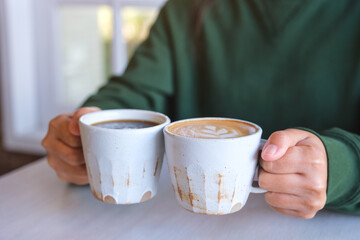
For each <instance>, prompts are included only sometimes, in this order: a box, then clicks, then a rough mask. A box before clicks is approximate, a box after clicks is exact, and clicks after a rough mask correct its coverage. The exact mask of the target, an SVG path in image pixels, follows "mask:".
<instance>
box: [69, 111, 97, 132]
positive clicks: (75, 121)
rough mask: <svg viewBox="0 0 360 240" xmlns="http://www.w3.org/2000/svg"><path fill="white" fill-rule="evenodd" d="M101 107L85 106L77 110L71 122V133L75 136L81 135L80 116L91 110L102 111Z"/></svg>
mask: <svg viewBox="0 0 360 240" xmlns="http://www.w3.org/2000/svg"><path fill="white" fill-rule="evenodd" d="M100 110H101V109H100V108H98V107H83V108H80V109H79V110H77V111H76V112H75V113H74V114H73V117H72V119H71V122H70V124H69V131H70V133H71V134H73V135H75V136H80V128H79V118H80V117H81V116H82V115H84V114H86V113H90V112H97V111H100Z"/></svg>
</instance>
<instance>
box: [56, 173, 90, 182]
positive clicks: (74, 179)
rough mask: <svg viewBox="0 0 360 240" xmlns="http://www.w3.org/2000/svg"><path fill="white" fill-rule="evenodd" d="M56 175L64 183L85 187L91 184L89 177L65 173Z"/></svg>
mask: <svg viewBox="0 0 360 240" xmlns="http://www.w3.org/2000/svg"><path fill="white" fill-rule="evenodd" d="M56 174H57V176H58V177H59V178H60V179H61V180H62V181H64V182H70V183H74V184H77V185H85V184H88V183H89V179H88V178H87V176H71V175H69V174H68V173H64V172H57V173H56Z"/></svg>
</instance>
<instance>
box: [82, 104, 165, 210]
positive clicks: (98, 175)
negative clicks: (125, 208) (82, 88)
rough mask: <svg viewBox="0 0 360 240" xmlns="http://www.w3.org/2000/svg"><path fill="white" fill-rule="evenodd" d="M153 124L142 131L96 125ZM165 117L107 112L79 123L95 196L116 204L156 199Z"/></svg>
mask: <svg viewBox="0 0 360 240" xmlns="http://www.w3.org/2000/svg"><path fill="white" fill-rule="evenodd" d="M125 119H126V120H143V121H152V122H155V123H157V125H155V126H152V127H147V128H139V129H107V128H101V127H98V126H94V125H93V124H95V123H99V122H104V121H113V120H125ZM168 123H170V119H169V118H168V117H167V116H165V115H164V114H161V113H157V112H152V111H145V110H132V109H120V110H104V111H99V112H92V113H88V114H85V115H83V116H82V117H81V118H80V119H79V124H80V132H81V141H82V145H83V151H84V156H85V161H86V167H87V173H88V177H89V182H90V187H91V190H92V192H93V195H94V196H95V197H96V198H97V199H99V200H101V201H104V202H108V203H113V204H132V203H139V202H143V201H146V200H149V199H150V198H152V197H154V196H155V194H156V192H157V185H158V180H159V175H160V171H161V166H162V161H163V156H164V136H163V132H162V130H163V128H164V127H165V126H166V125H167V124H168Z"/></svg>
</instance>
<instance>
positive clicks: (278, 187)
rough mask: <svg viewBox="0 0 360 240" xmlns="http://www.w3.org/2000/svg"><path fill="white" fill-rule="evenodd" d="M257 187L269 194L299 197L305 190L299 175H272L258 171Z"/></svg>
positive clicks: (302, 178)
mask: <svg viewBox="0 0 360 240" xmlns="http://www.w3.org/2000/svg"><path fill="white" fill-rule="evenodd" d="M259 186H260V187H261V188H262V189H265V190H267V191H269V192H281V193H287V194H294V195H301V194H302V192H303V189H307V185H306V181H305V179H304V177H303V176H302V175H299V174H272V173H268V172H266V171H264V170H263V169H260V170H259Z"/></svg>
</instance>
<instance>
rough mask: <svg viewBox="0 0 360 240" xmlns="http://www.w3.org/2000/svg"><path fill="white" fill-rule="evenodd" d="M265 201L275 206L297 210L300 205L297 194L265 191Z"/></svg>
mask: <svg viewBox="0 0 360 240" xmlns="http://www.w3.org/2000/svg"><path fill="white" fill-rule="evenodd" d="M264 197H265V200H266V202H267V203H268V204H269V205H270V206H271V207H275V208H282V209H289V210H299V209H300V208H302V207H301V199H300V198H299V197H298V196H297V195H293V194H286V193H277V192H267V193H265V195H264Z"/></svg>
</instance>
